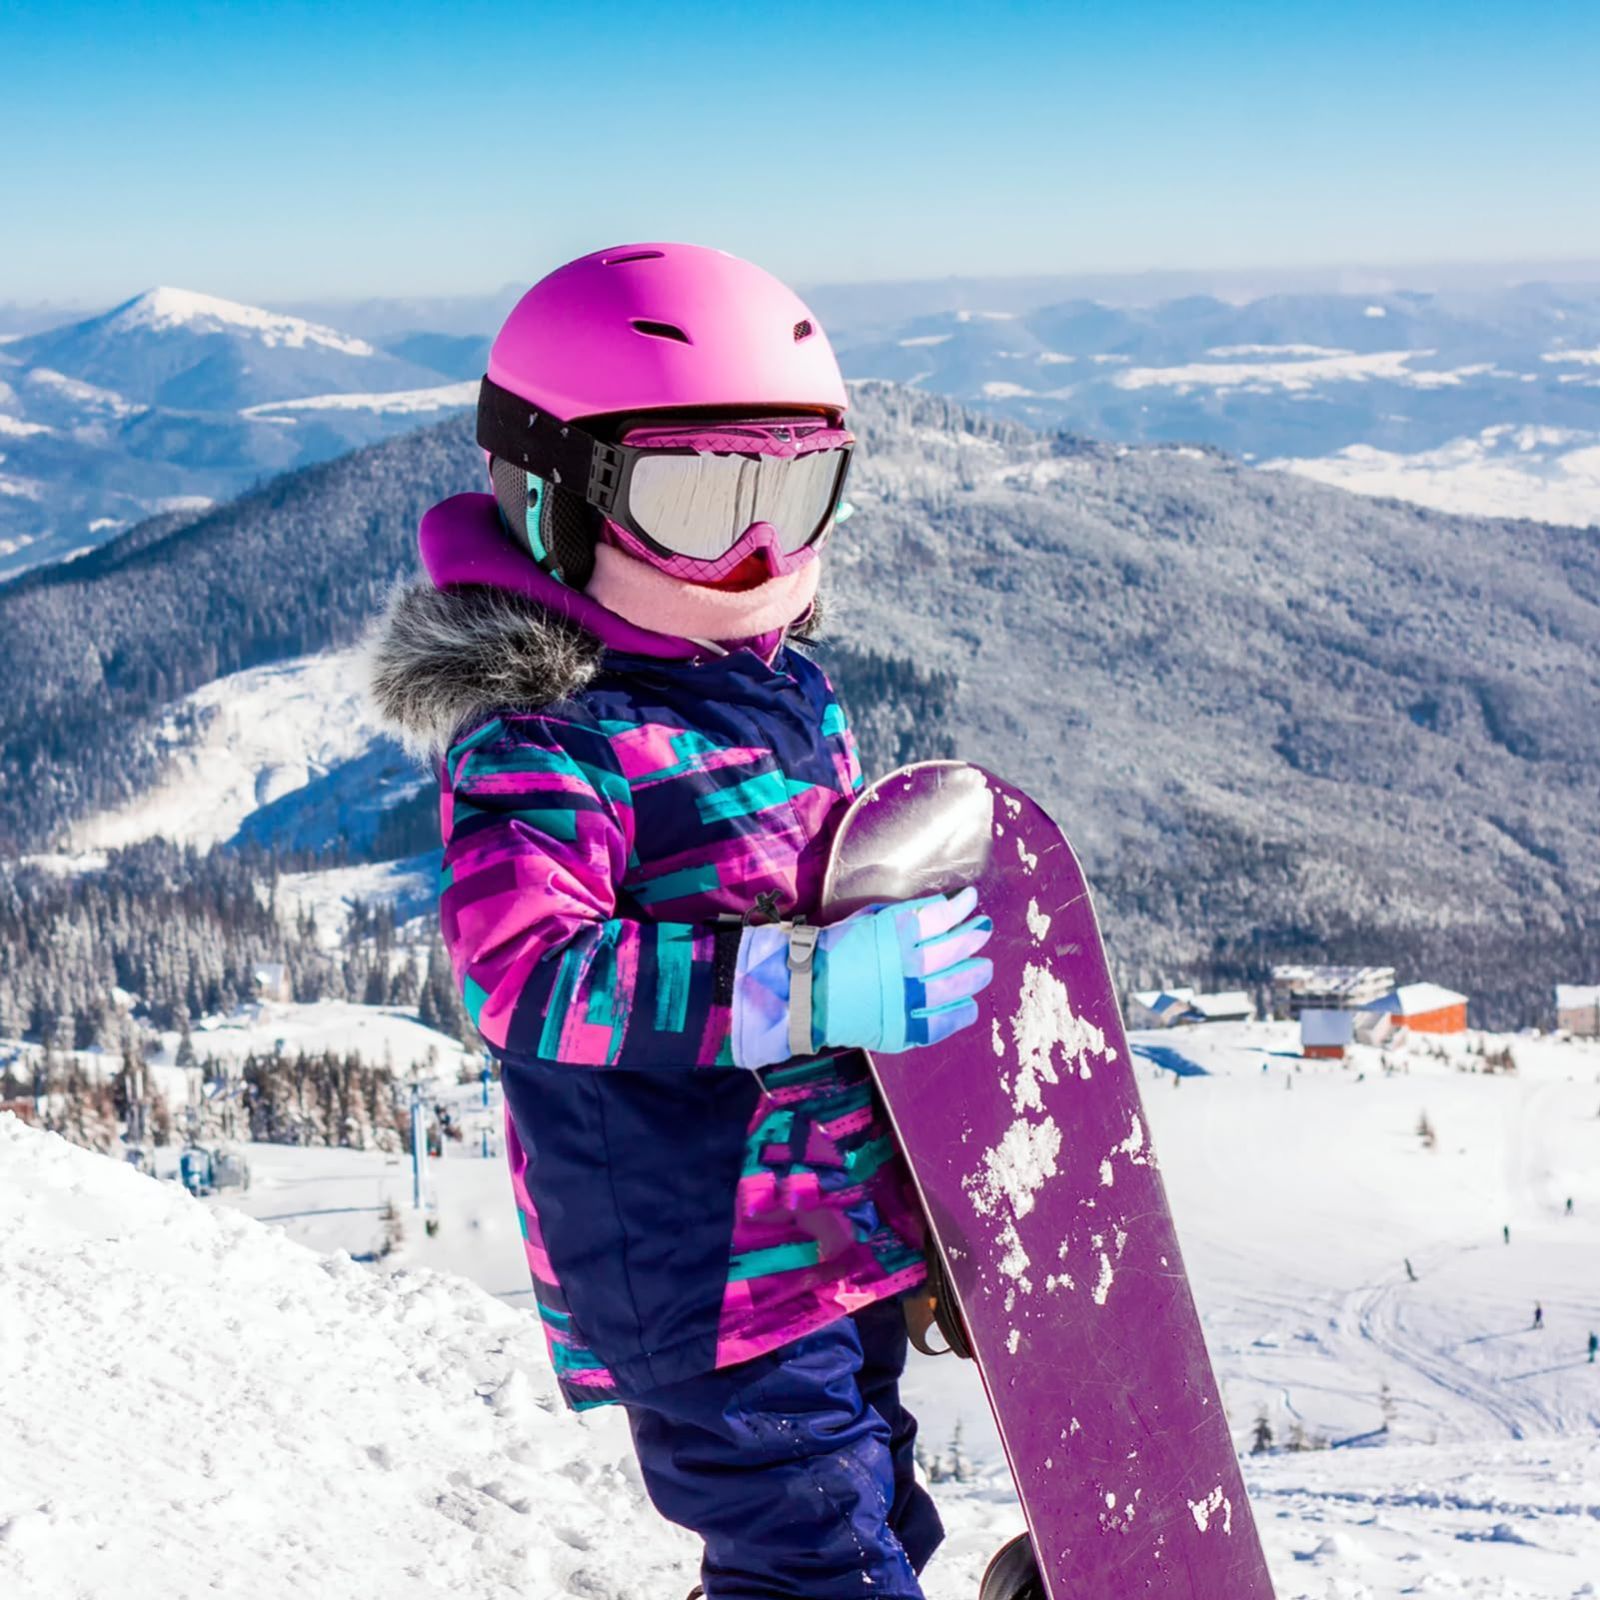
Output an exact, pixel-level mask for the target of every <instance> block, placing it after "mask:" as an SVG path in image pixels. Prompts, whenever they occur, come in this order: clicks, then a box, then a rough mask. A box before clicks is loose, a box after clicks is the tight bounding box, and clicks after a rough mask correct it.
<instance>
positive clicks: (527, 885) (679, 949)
mask: <svg viewBox="0 0 1600 1600" xmlns="http://www.w3.org/2000/svg"><path fill="white" fill-rule="evenodd" d="M441 776H442V782H443V816H442V823H443V828H444V834H445V841H446V842H445V850H444V868H443V875H442V878H441V883H440V895H439V917H440V924H441V927H442V930H443V933H444V941H445V946H446V948H447V949H448V950H449V953H450V959H451V963H452V965H453V966H454V968H455V973H456V980H457V983H458V984H459V986H460V989H461V992H462V997H463V999H464V1000H465V1002H466V1007H467V1011H468V1014H469V1015H470V1016H471V1017H472V1020H473V1022H474V1023H475V1024H476V1026H477V1028H478V1030H479V1032H480V1033H482V1034H483V1036H484V1039H485V1040H486V1041H487V1042H488V1044H489V1045H490V1046H492V1047H493V1048H495V1049H496V1050H497V1051H499V1052H503V1053H504V1054H506V1055H508V1056H511V1057H517V1056H521V1057H524V1058H533V1059H536V1060H541V1061H549V1062H559V1063H563V1064H566V1065H568V1066H576V1067H620V1068H626V1069H630V1070H635V1071H638V1070H646V1071H678V1070H686V1069H692V1068H695V1067H715V1066H732V1065H733V1064H734V1063H733V1054H732V1020H733V1019H732V1009H731V1008H732V997H733V981H734V971H735V967H736V964H737V961H738V952H739V939H740V934H741V929H740V927H739V925H738V924H737V923H730V924H728V925H726V926H723V925H722V924H718V923H708V924H695V923H681V922H648V921H638V920H634V919H632V918H628V917H619V916H618V915H617V914H616V912H617V885H618V884H619V883H620V882H621V881H622V876H623V873H624V871H625V870H626V867H627V863H628V860H629V858H630V856H631V855H632V852H633V842H634V841H633V822H634V819H633V806H632V803H631V799H630V795H629V789H628V782H627V779H626V778H625V777H624V776H623V774H622V772H621V770H620V768H619V767H618V765H617V761H616V757H615V754H614V752H613V751H612V749H611V746H610V743H609V741H608V740H607V739H606V738H605V736H604V734H603V733H602V732H600V730H599V729H597V728H594V727H592V726H585V725H583V724H582V723H578V722H563V721H561V720H559V719H557V718H554V717H549V716H543V717H519V718H517V719H516V720H515V721H514V722H508V721H502V720H495V721H492V722H489V723H487V724H485V725H484V726H483V727H481V728H479V729H477V730H476V731H475V732H473V733H471V734H469V735H468V736H467V737H465V738H464V739H462V740H460V741H459V742H457V743H456V744H455V745H454V746H452V747H451V749H450V750H449V752H448V753H447V754H446V756H445V761H444V770H443V772H442V775H441Z"/></svg>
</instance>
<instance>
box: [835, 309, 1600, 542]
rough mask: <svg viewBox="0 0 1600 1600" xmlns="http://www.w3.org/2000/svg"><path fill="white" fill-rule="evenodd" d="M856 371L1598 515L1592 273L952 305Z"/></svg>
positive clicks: (852, 370)
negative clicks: (1505, 283) (1496, 284)
mask: <svg viewBox="0 0 1600 1600" xmlns="http://www.w3.org/2000/svg"><path fill="white" fill-rule="evenodd" d="M840 350H841V360H842V361H843V364H844V367H845V371H846V373H847V375H848V376H850V377H854V378H887V379H892V380H893V381H895V382H898V383H904V384H908V385H911V386H913V387H916V388H921V389H925V390H928V391H929V392H931V393H937V394H945V395H952V396H954V397H956V398H958V399H961V400H963V401H965V402H967V403H968V404H971V405H975V406H980V407H982V408H983V409H985V410H988V411H992V412H995V413H996V414H999V415H1004V416H1009V417H1014V418H1016V419H1018V420H1020V421H1024V422H1026V423H1028V424H1029V425H1030V426H1032V427H1052V428H1056V427H1059V428H1068V429H1071V430H1072V431H1074V432H1077V433H1083V434H1088V435H1090V436H1092V437H1095V438H1108V439H1118V440H1126V441H1130V442H1167V443H1197V444H1206V445H1214V446H1218V447H1220V448H1222V449H1224V450H1227V451H1229V452H1230V453H1232V454H1235V455H1238V456H1240V457H1242V458H1243V459H1245V460H1247V461H1253V462H1256V463H1259V464H1261V465H1264V466H1273V467H1278V468H1284V469H1287V470H1291V471H1295V472H1301V473H1304V474H1306V475H1308V476H1311V477H1318V478H1322V479H1324V480H1325V481H1328V482H1335V483H1339V484H1341V485H1342V486H1344V487H1347V488H1351V489H1355V490H1357V491H1359V492H1362V493H1368V494H1378V495H1394V496H1396V497H1399V498H1402V499H1409V500H1415V501H1418V502H1420V503H1423V504H1428V505H1436V506H1439V507H1441V508H1443V509H1446V510H1454V511H1462V512H1467V513H1474V514H1483V515H1504V516H1526V517H1534V518H1539V519H1541V520H1545V521H1558V522H1566V523H1571V524H1575V525H1577V526H1587V525H1589V524H1590V523H1600V287H1595V286H1588V287H1585V286H1583V285H1523V286H1520V287H1517V288H1514V289H1501V290H1494V291H1479V292H1475V293H1467V292H1455V293H1449V294H1444V293H1439V294H1423V293H1415V292H1405V293H1397V292H1385V293H1378V294H1358V295H1348V294H1327V293H1319V294H1282V295H1272V296H1267V297H1264V298H1257V299H1252V300H1249V301H1247V302H1245V303H1243V304H1238V303H1234V302H1230V301H1225V300H1221V299H1217V298H1213V297H1209V296H1191V297H1187V298H1183V299H1177V300H1171V301H1166V302H1163V303H1160V304H1156V305H1151V306H1129V305H1110V304H1104V303H1100V302H1097V301H1087V300H1074V301H1067V302H1065V303H1060V304H1049V305H1037V306H1033V307H1028V308H1022V309H1001V310H992V309H991V310H983V309H978V308H972V309H964V308H957V309H948V310H941V311H937V312H930V313H925V314H921V315H916V316H912V317H910V318H909V319H907V320H905V321H903V322H899V323H897V324H895V325H894V326H892V327H888V328H885V327H882V326H881V325H880V326H878V327H876V328H875V329H873V330H872V331H871V332H870V333H868V334H867V335H865V336H854V337H851V336H846V337H845V338H844V339H842V340H841V341H840Z"/></svg>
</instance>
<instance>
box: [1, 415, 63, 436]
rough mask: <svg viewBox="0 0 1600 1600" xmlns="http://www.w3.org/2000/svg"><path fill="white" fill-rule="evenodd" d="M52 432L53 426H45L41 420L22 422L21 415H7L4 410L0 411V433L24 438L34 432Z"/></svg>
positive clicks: (53, 430)
mask: <svg viewBox="0 0 1600 1600" xmlns="http://www.w3.org/2000/svg"><path fill="white" fill-rule="evenodd" d="M54 432H55V429H54V428H47V427H46V426H45V425H44V423H42V422H24V421H23V420H22V418H21V417H13V416H8V415H7V414H6V413H5V412H4V411H0V433H3V434H6V435H8V436H9V437H11V438H13V439H26V438H28V437H29V435H30V434H35V433H54Z"/></svg>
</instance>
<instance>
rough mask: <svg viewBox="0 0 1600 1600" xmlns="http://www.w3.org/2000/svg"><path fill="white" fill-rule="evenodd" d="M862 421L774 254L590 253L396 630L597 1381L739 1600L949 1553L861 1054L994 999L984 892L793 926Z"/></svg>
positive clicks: (822, 759) (396, 677) (893, 1573)
mask: <svg viewBox="0 0 1600 1600" xmlns="http://www.w3.org/2000/svg"><path fill="white" fill-rule="evenodd" d="M846 405H847V399H846V395H845V389H844V384H843V382H842V380H841V378H840V375H839V369H838V366H837V364H836V362H835V361H834V358H833V353H832V351H831V350H830V349H829V346H828V342H827V340H826V338H825V337H824V336H823V334H822V331H821V329H820V328H819V327H818V326H817V324H816V321H815V319H814V318H813V317H812V316H811V314H810V312H808V311H807V310H806V308H805V306H804V305H802V304H801V302H800V301H799V300H798V299H797V298H796V297H795V296H794V295H793V294H792V293H791V292H790V291H789V290H788V289H786V288H785V287H784V286H783V285H782V284H780V283H778V282H777V281H776V280H775V279H773V278H771V277H769V276H768V275H767V274H766V273H764V272H762V271H760V270H759V269H758V268H756V267H754V266H751V265H750V264H749V263H748V262H744V261H740V260H737V259H736V258H734V257H732V256H728V255H724V254H723V253H722V252H720V251H716V250H706V249H700V248H696V247H692V246H686V245H672V244H656V245H635V246H628V247H625V248H619V249H615V250H607V251H602V252H600V253H599V254H596V255H591V256H585V257H583V258H582V259H580V260H578V261H574V262H571V263H569V264H568V265H567V266H565V267H562V268H561V269H559V270H558V271H556V272H554V273H552V274H551V275H550V276H549V277H547V278H545V279H544V280H543V281H542V282H540V283H538V284H536V285H535V286H534V287H533V288H532V289H531V290H529V292H528V293H527V294H526V295H525V296H524V297H523V299H522V301H521V302H520V303H519V304H518V305H517V307H516V309H515V310H513V311H512V313H511V315H510V317H509V319H508V320H507V322H506V324H505V326H504V328H502V329H501V331H500V334H499V337H498V338H497V339H496V341H495V344H494V348H493V351H492V353H491V355H490V358H489V371H488V375H487V376H486V377H485V379H484V382H483V389H482V394H481V398H480V401H479V409H478V442H479V443H480V444H481V445H482V446H483V448H484V449H485V451H486V452H487V454H488V457H489V473H490V479H491V482H492V484H493V488H494V493H493V494H492V495H487V494H477V495H458V496H456V497H455V498H453V499H450V500H446V501H445V502H443V503H442V504H441V505H437V506H435V507H434V508H433V509H432V510H431V511H429V512H428V514H427V515H426V516H425V517H424V518H423V522H422V529H421V547H422V556H423V561H424V564H425V566H426V568H427V573H428V579H429V581H428V582H426V583H418V584H416V585H414V586H413V587H411V588H410V589H408V590H406V591H404V592H403V593H402V594H401V595H399V596H398V597H397V599H396V601H395V603H394V605H393V606H392V608H391V611H390V614H389V617H388V618H387V619H386V622H385V624H384V627H383V630H382V632H381V635H380V637H379V639H378V641H377V644H376V647H375V655H374V689H375V693H376V695H377V698H378V701H379V704H380V706H381V708H382V710H383V712H384V714H385V716H386V717H387V719H388V720H389V721H390V723H391V724H392V725H394V726H395V727H397V728H398V729H399V730H400V731H401V732H402V734H403V735H404V737H406V738H407V739H408V741H409V742H410V743H411V744H412V745H413V747H422V748H427V749H430V750H431V751H432V752H433V753H434V755H435V756H436V758H438V760H439V771H440V781H441V788H442V794H441V825H442V830H443V834H444V845H445V849H444V868H443V875H442V879H441V891H440V917H441V922H442V926H443V930H444V938H445V942H446V944H447V946H448V948H449V951H450V955H451V959H452V961H453V963H454V967H455V971H456V976H457V978H458V980H459V983H460V986H461V990H462V993H463V996H464V998H465V1001H466V1006H467V1009H468V1011H469V1013H470V1014H471V1016H472V1019H473V1022H474V1023H475V1024H476V1025H477V1027H478V1029H479V1030H480V1031H481V1033H482V1034H483V1037H484V1039H485V1041H486V1042H487V1044H488V1045H489V1047H490V1049H491V1050H493V1052H494V1054H495V1055H496V1057H497V1058H498V1060H499V1062H500V1066H501V1075H502V1081H503V1083H504V1086H505V1095H506V1107H507V1120H508V1128H507V1143H508V1149H509V1153H510V1158H511V1167H512V1184H513V1190H514V1193H515V1197H516V1201H517V1206H518V1209H519V1212H520V1218H521V1224H522V1230H523V1234H524V1237H525V1239H526V1242H527V1254H528V1261H529V1264H530V1266H531V1268H532V1273H533V1281H534V1289H535V1293H536V1296H537V1300H538V1305H539V1312H540V1316H541V1317H542V1319H543V1321H544V1325H545V1331H546V1335H547V1337H548V1340H549V1345H550V1352H551V1357H552V1360H553V1361H554V1364H555V1368H556V1372H557V1375H558V1377H559V1380H560V1384H561V1388H562V1391H563V1393H564V1394H565V1396H566V1398H567V1400H568V1402H569V1403H570V1404H571V1405H572V1406H574V1407H575V1408H577V1409H580V1410H581V1409H583V1408H585V1407H588V1406H593V1405H600V1404H604V1403H606V1402H608V1401H618V1402H620V1403H622V1404H623V1405H624V1406H625V1407H626V1408H627V1412H628V1418H629V1422H630V1425H631V1427H632V1431H633V1436H634V1441H635V1445H636V1447H637V1450H638V1453H639V1461H640V1466H641V1468H642V1471H643V1475H644V1481H645V1484H646V1487H647V1488H648V1490H649V1493H650V1496H651V1499H652V1500H653V1502H654V1503H655V1505H656V1507H657V1508H658V1509H659V1510H660V1511H661V1513H662V1514H663V1515H664V1516H666V1517H668V1518H670V1519H671V1520H672V1521H674V1522H678V1523H681V1524H683V1525H684V1526H685V1527H688V1528H691V1529H693V1530H694V1531H695V1532H697V1533H698V1534H700V1535H701V1536H702V1538H703V1539H704V1540H705V1546H706V1553H705V1560H704V1564H703V1567H702V1581H703V1583H704V1585H705V1593H706V1596H707V1600H781V1597H788V1596H793V1597H795V1600H802V1597H803V1600H833V1597H835V1596H846V1595H849V1596H859V1595H863V1594H871V1595H873V1596H879V1597H883V1600H889V1597H905V1600H911V1597H916V1596H919V1595H920V1594H921V1590H920V1588H919V1587H918V1583H917V1578H916V1573H917V1572H918V1571H920V1570H921V1568H922V1567H923V1565H924V1564H925V1563H926V1562H927V1560H928V1558H929V1556H930V1555H931V1554H932V1553H933V1551H934V1549H935V1547H936V1546H937V1545H938V1543H939V1540H940V1538H941V1536H942V1530H941V1528H940V1525H939V1519H938V1516H937V1514H936V1512H935V1510H934V1507H933V1503H932V1501H931V1499H930V1498H929V1497H928V1495H927V1494H926V1493H925V1491H923V1490H922V1489H921V1488H920V1487H919V1486H918V1485H917V1484H916V1482H915V1479H914V1476H913V1470H912V1443H913V1440H914V1438H915V1434H916V1424H915V1422H914V1421H913V1419H912V1418H911V1416H910V1415H909V1414H908V1413H907V1412H906V1410H905V1409H904V1407H903V1406H902V1405H901V1404H900V1400H899V1395H898V1383H899V1379H900V1376H901V1373H902V1370H903V1368H904V1364H905V1357H906V1330H905V1325H904V1319H903V1316H902V1311H901V1307H900V1305H899V1303H898V1297H899V1296H901V1295H903V1294H904V1293H905V1291H907V1290H909V1289H911V1288H913V1287H915V1286H916V1285H917V1284H919V1283H920V1282H921V1281H922V1280H923V1279H924V1277H925V1275H926V1268H925V1265H924V1261H923V1257H922V1254H921V1243H922V1239H923V1225H922V1222H921V1218H920V1215H919V1212H918V1209H917V1205H916V1202H915V1198H914V1195H913V1192H912V1190H911V1187H910V1181H909V1178H908V1176H907V1174H906V1171H905V1169H904V1166H903V1164H902V1161H901V1159H900V1157H899V1155H898V1153H897V1151H896V1149H895V1146H894V1142H893V1139H892V1137H891V1135H890V1131H889V1128H888V1124H887V1122H886V1120H885V1117H884V1115H883V1112H882V1109H881V1107H880V1106H879V1104H878V1103H877V1101H876V1099H875V1096H874V1092H873V1089H872V1085H871V1081H870V1078H869V1076H868V1071H867V1067H866V1063H865V1062H864V1061H863V1059H862V1057H861V1055H860V1053H859V1049H857V1048H853V1047H870V1048H872V1049H877V1050H903V1049H907V1048H911V1047H914V1046H916V1045H919V1044H926V1043H930V1042H933V1041H935V1040H938V1039H942V1038H945V1037H948V1036H949V1035H950V1034H951V1033H953V1032H954V1031H955V1030H956V1029H958V1028H962V1027H965V1026H967V1025H968V1024H970V1023H971V1022H972V1021H974V1020H975V1019H976V1017H977V1004H976V1001H975V999H974V996H975V995H976V994H977V993H978V992H979V991H981V989H982V988H983V987H984V986H985V985H986V984H987V983H988V981H989V978H990V975H991V973H990V966H989V963H988V962H987V961H986V960H984V959H982V958H981V957H979V956H978V954H977V952H978V951H979V949H981V947H982V946H983V944H984V943H985V942H986V941H987V939H988V936H989V931H990V930H989V924H988V922H987V921H986V920H985V919H984V918H982V917H979V916H976V915H975V914H974V909H975V907H974V901H975V896H974V895H973V893H972V891H970V890H968V891H965V892H963V893H962V894H959V895H955V896H952V897H950V898H948V899H947V898H945V897H942V896H937V897H933V898H930V899H927V900H922V901H916V902H910V903H908V904H905V905H899V906H888V907H884V908H881V909H877V910H874V911H870V912H863V913H860V914H858V915H857V916H855V917H853V918H851V919H849V920H848V921H846V922H843V923H841V924H839V925H838V926H836V927H833V928H828V929H825V930H822V932H821V933H820V935H818V934H817V932H816V930H815V929H812V928H809V927H805V926H804V925H803V924H796V923H795V922H793V921H792V920H791V919H795V918H797V917H800V916H802V915H803V914H804V913H806V912H809V911H811V910H812V909H813V908H814V903H815V900H816V897H817V894H818V891H819V888H820V884H821V878H822V872H823V869H824V866H825V862H826V856H827V849H828V844H829V840H830V838H831V836H832V832H833V830H834V828H835V827H836V826H837V823H838V820H839V818H840V816H841V815H842V813H843V811H844V809H845V807H846V806H847V805H848V803H849V801H850V798H851V796H852V794H853V793H854V792H855V791H856V789H858V788H859V786H860V784H861V774H860V770H859V768H858V766H857V763H856V757H855V753H854V749H853V746H852V743H851V739H850V735H849V732H848V730H847V729H846V727H845V720H844V716H843V714H842V712H841V711H840V709H839V706H838V704H837V702H836V701H835V699H834V696H833V692H832V690H831V688H830V687H829V684H828V681H827V679H826V678H825V677H824V676H823V674H822V672H821V671H820V670H819V669H818V668H817V667H816V666H815V665H813V664H812V663H811V661H810V660H808V659H807V658H806V657H805V656H804V655H802V654H800V653H799V652H798V651H797V650H795V649H794V648H793V647H792V644H791V640H792V639H794V638H796V637H799V636H802V635H803V632H804V629H805V627H806V624H807V622H808V620H809V619H810V617H811V615H812V612H813V608H814V604H815V597H816V591H817V578H818V572H819V568H820V557H821V554H822V551H823V548H824V545H825V542H826V539H827V537H828V534H829V533H830V532H831V530H832V527H833V524H834V521H835V518H836V516H837V514H838V511H839V506H840V496H841V494H842V491H843V487H844V478H845V472H846V469H847V467H848V465H849V459H850V451H851V447H852V445H853V442H854V441H853V440H852V438H851V435H850V434H849V433H848V432H847V431H846V429H845V427H844V412H845V408H846Z"/></svg>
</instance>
